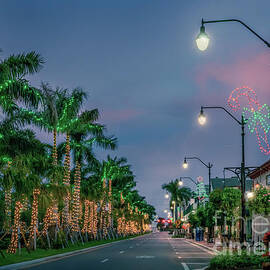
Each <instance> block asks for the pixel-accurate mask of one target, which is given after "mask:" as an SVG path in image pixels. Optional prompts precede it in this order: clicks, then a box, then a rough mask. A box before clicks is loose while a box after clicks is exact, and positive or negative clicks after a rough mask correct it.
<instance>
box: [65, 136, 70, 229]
mask: <svg viewBox="0 0 270 270" xmlns="http://www.w3.org/2000/svg"><path fill="white" fill-rule="evenodd" d="M64 172H65V174H64V179H63V183H64V185H66V186H67V187H69V186H70V137H69V134H67V136H66V156H65V162H64ZM69 201H70V194H69V193H68V195H67V196H66V197H65V198H64V211H63V213H64V216H63V224H64V228H66V227H67V226H68V225H69Z"/></svg>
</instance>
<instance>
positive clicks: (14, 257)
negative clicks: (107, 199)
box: [0, 235, 138, 266]
mask: <svg viewBox="0 0 270 270" xmlns="http://www.w3.org/2000/svg"><path fill="white" fill-rule="evenodd" d="M136 236H138V235H135V236H127V237H121V238H118V239H114V240H99V241H90V242H87V243H84V244H82V243H80V244H74V245H72V246H70V247H69V248H63V249H48V250H45V249H37V250H35V251H31V253H30V254H29V253H28V252H27V250H26V249H25V248H23V249H22V251H21V255H19V254H18V252H17V253H16V254H7V253H6V252H5V251H4V255H5V259H4V258H3V257H2V256H1V255H0V258H1V259H0V266H3V265H8V264H13V263H19V262H25V261H31V260H35V259H40V258H44V257H48V256H53V255H57V254H62V253H66V252H70V251H76V250H80V249H84V248H89V247H94V246H99V245H102V244H107V243H112V242H116V241H119V240H124V239H130V238H134V237H136Z"/></svg>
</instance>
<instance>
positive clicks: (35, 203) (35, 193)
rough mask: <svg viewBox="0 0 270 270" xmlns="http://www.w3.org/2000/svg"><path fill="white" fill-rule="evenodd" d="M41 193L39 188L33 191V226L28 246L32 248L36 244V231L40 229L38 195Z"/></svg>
mask: <svg viewBox="0 0 270 270" xmlns="http://www.w3.org/2000/svg"><path fill="white" fill-rule="evenodd" d="M39 194H40V190H39V189H34V191H33V205H32V215H31V226H30V236H29V240H28V246H30V247H31V248H32V247H33V246H35V245H34V243H33V240H34V241H35V239H34V238H35V236H36V232H37V230H38V195H39Z"/></svg>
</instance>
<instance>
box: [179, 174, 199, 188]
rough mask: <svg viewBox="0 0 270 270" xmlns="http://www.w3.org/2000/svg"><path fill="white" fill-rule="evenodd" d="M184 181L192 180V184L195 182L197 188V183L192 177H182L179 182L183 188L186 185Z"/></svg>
mask: <svg viewBox="0 0 270 270" xmlns="http://www.w3.org/2000/svg"><path fill="white" fill-rule="evenodd" d="M182 179H188V180H190V181H191V182H193V183H194V184H195V185H196V186H197V183H196V181H195V180H193V179H192V178H191V177H189V176H181V177H180V181H179V182H181V183H182V184H181V186H182V185H183V184H184V183H183V180H182Z"/></svg>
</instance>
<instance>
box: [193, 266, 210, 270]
mask: <svg viewBox="0 0 270 270" xmlns="http://www.w3.org/2000/svg"><path fill="white" fill-rule="evenodd" d="M207 267H208V266H205V267H204V268H200V269H194V270H205V269H207Z"/></svg>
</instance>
